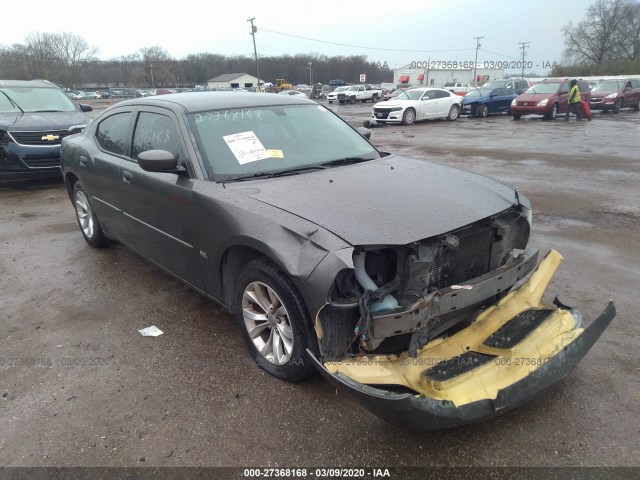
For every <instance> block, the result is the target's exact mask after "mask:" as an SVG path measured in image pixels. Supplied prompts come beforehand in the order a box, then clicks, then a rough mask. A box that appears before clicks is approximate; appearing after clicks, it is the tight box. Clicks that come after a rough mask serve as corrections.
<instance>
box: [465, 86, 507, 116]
mask: <svg viewBox="0 0 640 480" xmlns="http://www.w3.org/2000/svg"><path fill="white" fill-rule="evenodd" d="M517 96H518V94H517V93H516V92H515V91H514V90H512V89H511V88H501V87H500V88H484V87H482V88H474V89H472V90H470V91H469V92H467V94H466V95H465V96H464V99H463V102H462V112H461V115H475V116H478V117H486V116H487V115H489V114H493V113H509V109H510V108H511V102H512V101H513V99H515V98H516V97H517Z"/></svg>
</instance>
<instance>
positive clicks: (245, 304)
mask: <svg viewBox="0 0 640 480" xmlns="http://www.w3.org/2000/svg"><path fill="white" fill-rule="evenodd" d="M242 316H243V319H244V324H245V327H246V329H247V332H248V333H249V337H250V338H251V341H252V342H253V345H254V346H255V348H256V350H257V351H258V352H260V354H261V355H262V356H263V357H264V358H265V359H267V360H268V361H269V362H271V363H273V364H274V365H284V364H286V363H287V362H289V360H290V359H291V355H292V353H293V330H292V328H291V319H290V317H289V313H288V312H287V309H286V307H285V306H284V304H283V303H282V300H281V299H280V297H279V296H278V294H277V293H276V292H275V291H274V290H273V289H272V288H271V287H269V286H268V285H266V284H264V283H262V282H251V283H250V284H249V285H247V286H246V287H245V289H244V292H243V294H242Z"/></svg>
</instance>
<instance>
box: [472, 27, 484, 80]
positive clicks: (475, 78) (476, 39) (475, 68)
mask: <svg viewBox="0 0 640 480" xmlns="http://www.w3.org/2000/svg"><path fill="white" fill-rule="evenodd" d="M473 38H474V40H475V41H476V61H475V62H474V63H473V86H474V87H475V88H478V49H479V48H480V40H482V39H483V38H484V37H473Z"/></svg>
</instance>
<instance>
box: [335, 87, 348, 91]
mask: <svg viewBox="0 0 640 480" xmlns="http://www.w3.org/2000/svg"><path fill="white" fill-rule="evenodd" d="M346 89H347V87H338V88H336V89H335V90H334V92H344V91H345V90H346Z"/></svg>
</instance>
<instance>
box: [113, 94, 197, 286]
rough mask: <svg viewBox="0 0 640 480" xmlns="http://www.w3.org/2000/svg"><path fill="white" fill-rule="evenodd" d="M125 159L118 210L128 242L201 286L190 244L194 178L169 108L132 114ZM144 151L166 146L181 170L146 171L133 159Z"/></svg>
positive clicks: (195, 256) (192, 238)
mask: <svg viewBox="0 0 640 480" xmlns="http://www.w3.org/2000/svg"><path fill="white" fill-rule="evenodd" d="M131 145H132V146H131V156H130V158H128V159H126V160H124V161H123V162H122V166H121V169H120V177H121V181H122V192H123V194H122V199H123V201H122V204H123V207H122V208H123V213H124V216H125V217H126V220H127V225H128V228H129V234H128V238H129V243H130V246H131V247H132V248H133V249H134V250H136V251H138V252H139V253H140V254H142V255H144V256H145V257H147V258H148V259H150V260H151V261H153V262H155V263H157V264H158V265H160V266H162V267H163V268H166V269H167V270H169V271H170V272H171V273H173V274H175V275H177V276H179V277H180V278H182V279H183V280H185V281H186V282H188V283H190V284H191V285H193V286H195V287H197V288H200V289H203V285H202V276H201V274H200V269H199V266H198V253H197V252H198V250H197V249H196V248H195V238H194V232H193V229H192V226H193V225H194V219H193V215H194V211H193V198H192V190H193V182H194V180H193V179H192V178H190V176H189V173H188V167H189V165H188V162H189V160H188V159H186V157H185V152H186V149H185V146H184V142H183V138H182V134H181V130H180V128H179V127H178V124H177V119H176V118H175V117H174V116H173V114H172V112H170V111H169V110H165V109H160V108H151V107H148V108H146V109H145V111H140V112H139V113H138V116H137V120H136V125H135V129H134V132H133V139H132V144H131ZM147 150H167V151H169V152H171V153H173V154H174V155H175V156H176V158H178V160H179V162H180V164H181V165H183V166H186V167H187V168H186V169H185V171H184V172H181V173H173V172H172V173H163V172H147V171H145V170H143V169H142V168H141V167H140V166H139V165H138V162H137V158H138V155H139V154H140V153H142V152H144V151H147Z"/></svg>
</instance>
